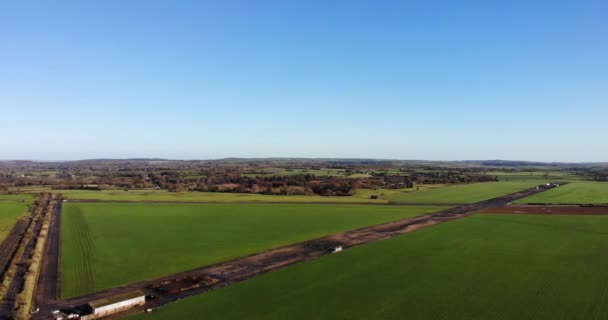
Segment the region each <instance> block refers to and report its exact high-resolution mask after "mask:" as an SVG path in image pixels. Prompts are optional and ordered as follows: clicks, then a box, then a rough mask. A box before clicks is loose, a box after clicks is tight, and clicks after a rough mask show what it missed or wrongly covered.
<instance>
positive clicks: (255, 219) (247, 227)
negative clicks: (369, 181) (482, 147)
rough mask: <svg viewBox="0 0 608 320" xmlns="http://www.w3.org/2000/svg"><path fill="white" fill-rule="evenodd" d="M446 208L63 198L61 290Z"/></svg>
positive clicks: (114, 282)
mask: <svg viewBox="0 0 608 320" xmlns="http://www.w3.org/2000/svg"><path fill="white" fill-rule="evenodd" d="M441 209H444V207H397V206H371V205H366V206H356V205H303V204H297V205H296V204H291V205H284V204H280V205H279V204H130V203H126V204H125V203H123V204H116V203H69V202H68V203H66V204H65V205H64V207H63V217H62V227H61V229H62V238H61V239H62V255H61V296H62V297H64V298H66V297H73V296H76V295H81V294H85V293H90V292H93V291H97V290H100V289H104V288H109V287H114V286H119V285H123V284H127V283H131V282H136V281H141V280H145V279H149V278H154V277H159V276H163V275H167V274H171V273H175V272H179V271H184V270H188V269H192V268H196V267H200V266H204V265H209V264H213V263H216V262H220V261H225V260H230V259H233V258H236V257H240V256H244V255H248V254H252V253H256V252H261V251H264V250H266V249H270V248H275V247H279V246H283V245H287V244H291V243H296V242H300V241H304V240H308V239H314V238H319V237H323V236H326V235H330V234H333V233H337V232H340V231H345V230H351V229H357V228H360V227H364V226H368V225H374V224H378V223H383V222H389V221H394V220H398V219H401V218H405V217H411V216H415V215H420V214H423V213H429V212H435V211H439V210H441Z"/></svg>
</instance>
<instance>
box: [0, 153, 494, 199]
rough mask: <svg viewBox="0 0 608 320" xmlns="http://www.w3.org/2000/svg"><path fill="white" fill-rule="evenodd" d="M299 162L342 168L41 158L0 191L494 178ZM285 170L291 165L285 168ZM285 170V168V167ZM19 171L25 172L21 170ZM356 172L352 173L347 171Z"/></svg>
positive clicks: (347, 189)
mask: <svg viewBox="0 0 608 320" xmlns="http://www.w3.org/2000/svg"><path fill="white" fill-rule="evenodd" d="M298 163H299V167H300V168H306V169H311V170H313V169H316V170H319V169H324V168H325V169H328V168H332V169H341V172H343V173H342V174H340V175H338V176H331V175H328V176H320V175H313V174H309V173H305V172H306V171H305V170H303V173H301V174H293V171H289V172H290V174H289V175H269V174H259V175H256V174H250V173H252V172H269V171H270V172H272V170H271V169H273V168H275V169H276V168H277V166H276V164H275V163H274V162H273V163H264V162H261V163H260V162H252V163H234V162H231V161H226V162H184V161H182V162H179V161H175V162H166V161H160V160H159V161H158V163H156V162H154V163H152V162H151V161H147V162H146V161H143V160H142V161H137V160H132V161H127V162H116V161H114V162H113V161H111V160H99V161H86V162H73V163H56V164H53V163H44V164H32V165H21V166H19V167H10V168H3V167H1V166H0V190H7V189H9V188H10V187H25V186H47V187H52V188H55V189H90V190H104V189H115V188H122V189H126V190H128V189H143V188H157V189H163V190H169V191H173V192H178V191H206V192H240V193H259V194H273V195H322V196H349V195H352V194H354V192H355V191H356V190H357V189H360V188H391V189H398V188H412V187H414V186H415V185H416V184H436V183H444V184H447V183H470V182H481V181H494V180H495V177H492V176H488V175H485V174H483V173H482V172H480V171H479V170H474V169H469V168H467V169H458V168H457V169H453V168H451V169H446V168H437V167H435V168H433V167H430V166H429V167H423V168H421V167H394V166H390V164H387V163H385V162H373V161H372V162H369V163H368V162H365V161H361V162H360V163H359V162H358V163H355V164H352V163H351V164H349V163H343V162H329V163H325V164H323V163H318V162H314V163H312V164H310V165H306V164H305V163H301V162H298ZM284 168H285V169H288V168H293V167H284ZM286 171H288V170H286ZM24 172H26V173H25V174H24ZM351 174H355V176H352V177H351V176H349V175H351Z"/></svg>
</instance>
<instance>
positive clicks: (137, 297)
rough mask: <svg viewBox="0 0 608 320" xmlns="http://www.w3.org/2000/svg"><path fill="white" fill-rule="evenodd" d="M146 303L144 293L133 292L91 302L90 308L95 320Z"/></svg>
mask: <svg viewBox="0 0 608 320" xmlns="http://www.w3.org/2000/svg"><path fill="white" fill-rule="evenodd" d="M145 303H146V295H145V294H144V293H143V292H141V291H132V292H127V293H123V294H120V295H117V296H114V297H110V298H106V299H99V300H95V301H91V302H89V306H90V307H91V309H92V310H93V314H92V316H93V317H94V318H100V317H105V316H109V315H111V314H114V313H118V312H121V311H125V310H127V309H130V308H133V307H136V306H142V305H144V304H145Z"/></svg>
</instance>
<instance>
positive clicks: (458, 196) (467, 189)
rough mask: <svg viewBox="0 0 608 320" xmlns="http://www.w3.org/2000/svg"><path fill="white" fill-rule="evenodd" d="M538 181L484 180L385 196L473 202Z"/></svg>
mask: <svg viewBox="0 0 608 320" xmlns="http://www.w3.org/2000/svg"><path fill="white" fill-rule="evenodd" d="M538 184H539V182H538V181H517V182H484V183H473V184H465V185H454V186H448V187H445V188H434V189H429V190H421V191H418V192H407V193H396V194H391V195H388V196H386V197H384V198H385V199H386V200H388V201H389V202H395V203H472V202H478V201H483V200H487V199H490V198H494V197H498V196H501V195H503V194H507V193H513V192H517V191H520V190H523V189H526V188H530V187H533V186H535V185H538Z"/></svg>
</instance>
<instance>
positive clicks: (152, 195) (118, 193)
mask: <svg viewBox="0 0 608 320" xmlns="http://www.w3.org/2000/svg"><path fill="white" fill-rule="evenodd" d="M53 192H55V193H61V194H62V195H63V196H64V197H66V198H67V199H73V200H103V201H133V202H142V201H175V202H287V203H289V202H323V203H345V202H346V203H347V202H368V203H386V202H387V201H386V200H370V199H369V198H367V199H365V198H361V197H322V196H274V195H263V194H253V193H222V192H169V191H166V190H130V191H123V190H105V191H89V190H53Z"/></svg>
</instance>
